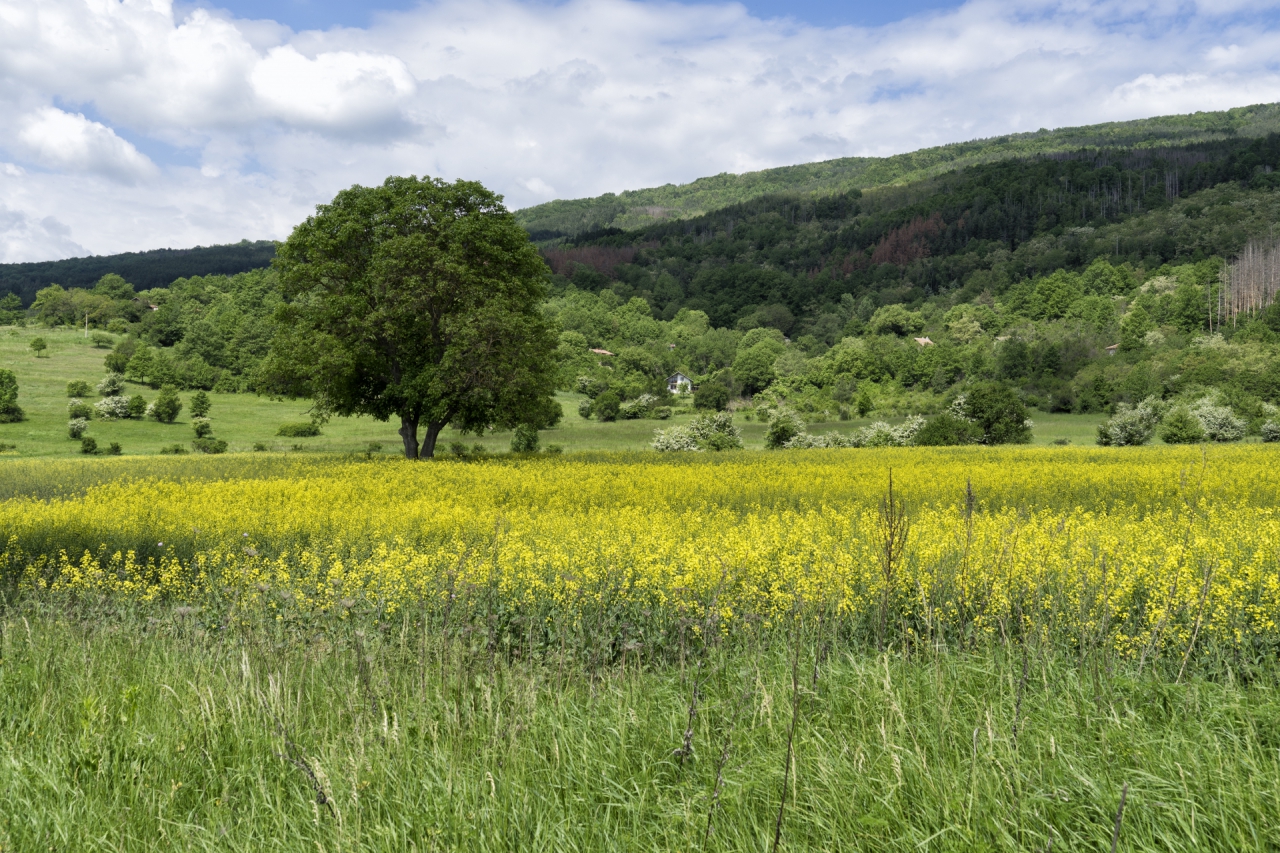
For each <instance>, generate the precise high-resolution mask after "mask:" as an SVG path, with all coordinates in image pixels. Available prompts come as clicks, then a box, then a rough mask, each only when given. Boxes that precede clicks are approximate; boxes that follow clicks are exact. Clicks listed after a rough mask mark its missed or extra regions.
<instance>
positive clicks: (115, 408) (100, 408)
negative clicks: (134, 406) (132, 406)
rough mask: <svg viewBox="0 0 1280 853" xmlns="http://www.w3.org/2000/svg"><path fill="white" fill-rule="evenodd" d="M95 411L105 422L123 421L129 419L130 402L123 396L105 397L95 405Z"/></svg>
mask: <svg viewBox="0 0 1280 853" xmlns="http://www.w3.org/2000/svg"><path fill="white" fill-rule="evenodd" d="M93 411H94V412H96V413H97V415H98V417H100V418H102V419H103V420H104V421H122V420H125V419H126V418H128V417H129V400H128V398H127V397H124V396H121V395H117V396H114V397H104V398H103V399H101V400H99V401H98V402H96V403H94V404H93Z"/></svg>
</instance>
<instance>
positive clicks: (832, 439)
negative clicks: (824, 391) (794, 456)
mask: <svg viewBox="0 0 1280 853" xmlns="http://www.w3.org/2000/svg"><path fill="white" fill-rule="evenodd" d="M923 426H924V418H922V417H920V416H919V415H912V416H911V417H909V418H907V419H906V420H905V421H903V422H902V423H901V424H899V425H898V426H892V425H891V424H887V423H885V422H884V421H876V422H875V423H873V424H870V425H868V426H865V427H863V428H862V429H860V430H858V431H857V432H853V433H849V434H848V435H845V434H843V433H838V432H834V431H832V432H829V433H827V434H826V435H809V434H808V433H800V434H799V435H797V436H796V437H795V438H792V439H791V440H790V441H788V442H787V443H786V444H784V445H783V446H784V447H787V448H791V449H796V448H799V449H803V448H811V447H906V446H908V445H910V444H911V443H912V442H914V441H915V437H916V433H918V432H919V431H920V429H921V428H922V427H923Z"/></svg>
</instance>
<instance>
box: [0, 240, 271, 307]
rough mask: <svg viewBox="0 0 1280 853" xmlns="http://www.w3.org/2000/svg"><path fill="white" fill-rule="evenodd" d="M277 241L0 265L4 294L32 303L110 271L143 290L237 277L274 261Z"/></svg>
mask: <svg viewBox="0 0 1280 853" xmlns="http://www.w3.org/2000/svg"><path fill="white" fill-rule="evenodd" d="M275 254H276V244H275V242H274V241H271V240H258V241H257V242H250V241H248V240H242V241H241V242H239V243H233V244H229V245H225V246H196V247H195V248H194V249H153V250H152V251H149V252H126V253H124V254H121V255H94V256H92V257H87V258H68V259H66V260H63V261H41V262H39V263H29V264H0V296H3V295H4V294H5V293H13V294H16V295H17V296H18V298H19V299H21V300H22V304H23V305H30V304H31V301H32V300H33V299H35V294H36V291H37V290H39V289H40V288H42V287H47V286H49V285H50V284H60V285H62V286H63V287H92V286H93V285H94V283H95V282H97V281H98V279H100V278H102V277H103V276H104V275H106V274H108V273H115V274H116V275H119V276H122V277H123V278H125V279H127V280H128V281H130V282H132V283H133V284H134V285H135V286H137V287H139V288H141V289H144V290H146V289H150V288H153V287H166V286H168V285H169V283H170V282H172V281H173V280H175V279H178V278H184V277H190V276H193V275H234V274H235V273H238V272H245V271H247V270H252V269H259V268H261V267H265V266H267V265H268V264H270V263H271V259H272V258H273V257H275Z"/></svg>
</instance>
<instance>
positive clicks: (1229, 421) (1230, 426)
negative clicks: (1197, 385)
mask: <svg viewBox="0 0 1280 853" xmlns="http://www.w3.org/2000/svg"><path fill="white" fill-rule="evenodd" d="M1191 414H1193V415H1195V417H1196V419H1197V420H1198V421H1200V426H1201V428H1203V429H1204V435H1205V438H1207V439H1209V440H1210V441H1218V442H1228V441H1239V440H1240V439H1242V438H1244V433H1245V422H1244V421H1242V420H1241V419H1240V418H1237V417H1236V416H1235V414H1234V413H1232V411H1231V409H1229V408H1227V407H1226V406H1215V405H1213V403H1212V402H1211V401H1209V400H1207V399H1205V400H1201V401H1200V402H1199V403H1197V404H1196V405H1195V406H1194V407H1193V408H1192V409H1191Z"/></svg>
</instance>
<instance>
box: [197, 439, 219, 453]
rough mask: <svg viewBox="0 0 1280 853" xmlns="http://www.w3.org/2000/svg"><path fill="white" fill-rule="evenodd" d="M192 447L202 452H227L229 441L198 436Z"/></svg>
mask: <svg viewBox="0 0 1280 853" xmlns="http://www.w3.org/2000/svg"><path fill="white" fill-rule="evenodd" d="M191 447H192V448H193V449H195V450H196V451H198V452H200V453H226V452H227V443H226V442H225V441H223V440H222V439H219V438H197V439H196V440H195V441H193V442H191Z"/></svg>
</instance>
